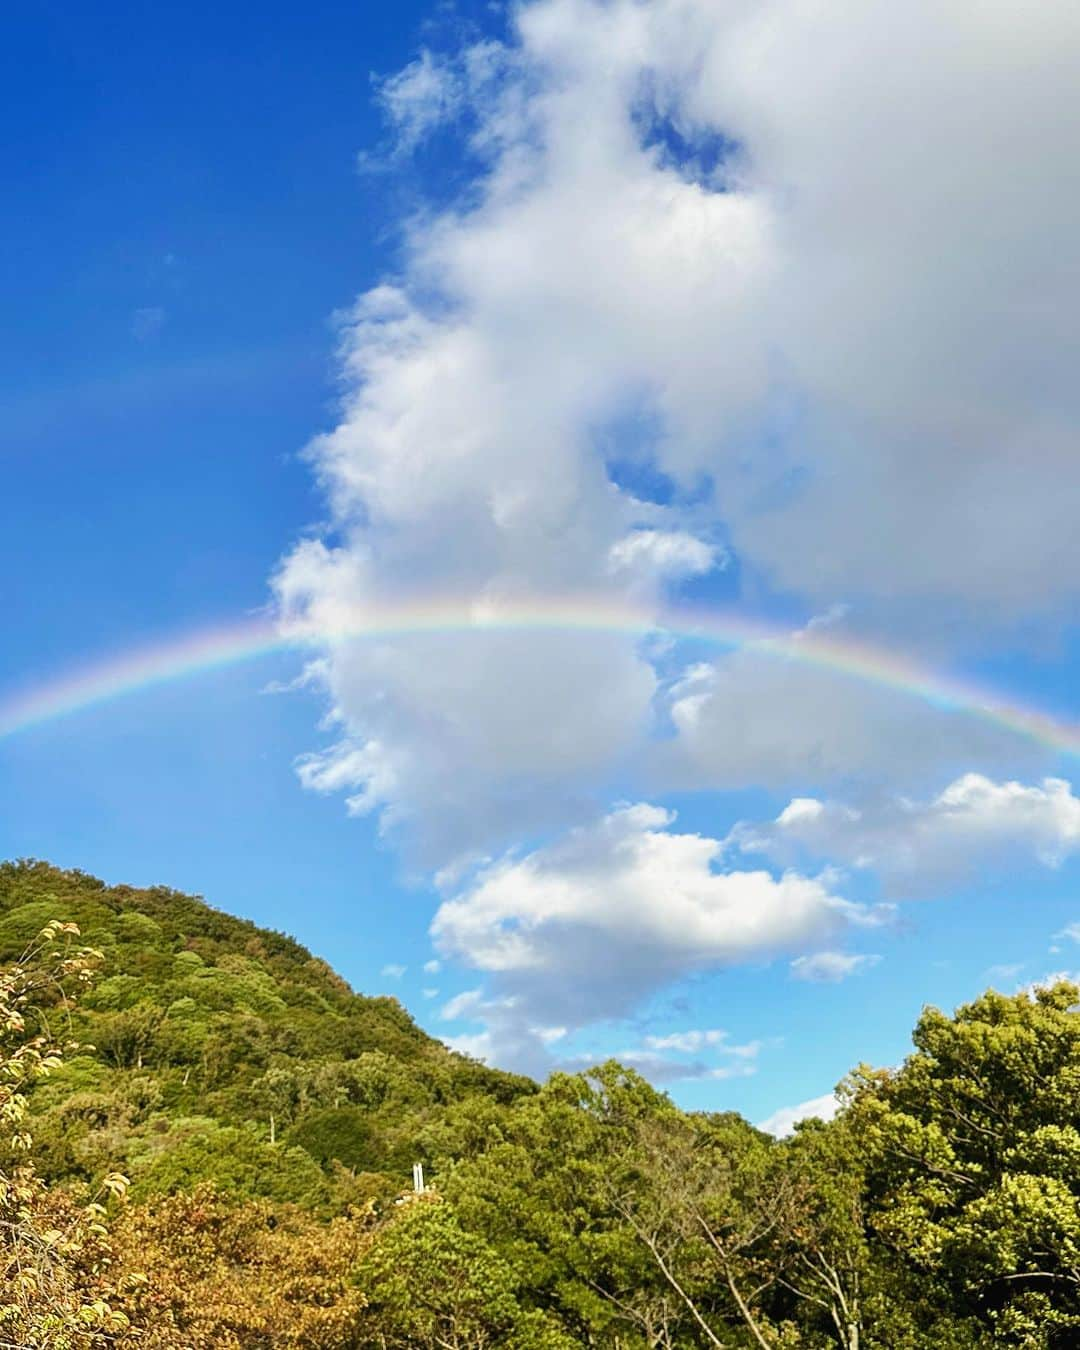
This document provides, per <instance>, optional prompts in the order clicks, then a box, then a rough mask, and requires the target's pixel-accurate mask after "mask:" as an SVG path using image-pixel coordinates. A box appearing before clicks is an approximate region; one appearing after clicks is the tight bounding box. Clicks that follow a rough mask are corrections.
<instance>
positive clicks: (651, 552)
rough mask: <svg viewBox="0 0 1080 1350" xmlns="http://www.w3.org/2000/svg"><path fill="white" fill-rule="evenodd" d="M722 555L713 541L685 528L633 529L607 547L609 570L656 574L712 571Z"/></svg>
mask: <svg viewBox="0 0 1080 1350" xmlns="http://www.w3.org/2000/svg"><path fill="white" fill-rule="evenodd" d="M722 558H723V555H722V554H719V553H718V552H717V550H716V548H715V547H714V546H713V545H712V544H707V543H705V541H704V540H703V539H698V538H697V537H696V536H695V535H692V534H689V533H687V532H686V531H685V530H645V529H642V530H633V531H632V532H631V533H630V534H627V535H624V536H623V538H622V539H619V540H617V541H616V542H615V543H614V544H612V546H611V548H610V549H609V550H608V570H609V571H611V572H615V573H629V574H633V573H635V572H640V573H643V574H644V575H645V577H646V578H647V579H648V580H650V581H652V580H653V579H654V578H655V577H657V576H670V577H679V576H687V577H690V576H700V575H701V574H702V573H705V572H711V571H712V569H713V568H714V567H715V566H716V565H717V563H718V562H720V561H722Z"/></svg>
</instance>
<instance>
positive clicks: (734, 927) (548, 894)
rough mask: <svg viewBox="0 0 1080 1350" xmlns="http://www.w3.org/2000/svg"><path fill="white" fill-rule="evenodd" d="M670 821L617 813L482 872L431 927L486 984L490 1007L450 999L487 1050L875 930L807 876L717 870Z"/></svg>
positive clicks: (711, 851) (640, 807)
mask: <svg viewBox="0 0 1080 1350" xmlns="http://www.w3.org/2000/svg"><path fill="white" fill-rule="evenodd" d="M674 822H675V816H674V814H673V813H671V812H669V811H665V810H663V809H661V808H659V807H656V806H651V805H647V804H643V803H639V804H637V805H632V806H624V807H620V808H618V809H617V810H615V811H613V812H611V813H610V814H609V815H607V816H605V817H603V818H602V819H600V820H598V821H596V822H595V823H593V824H590V825H587V826H581V827H579V828H577V829H575V830H572V831H570V832H569V834H567V835H565V836H564V837H563V838H561V839H559V840H557V841H555V842H554V843H552V844H549V845H547V846H545V847H543V848H540V849H537V850H535V851H533V852H532V853H528V854H525V855H524V856H514V855H511V856H509V857H506V858H503V859H501V860H500V861H498V862H495V863H492V864H490V865H488V866H487V867H485V868H483V869H481V871H480V872H479V874H478V875H477V876H476V878H475V880H474V881H473V882H472V884H471V885H470V886H469V887H468V888H467V889H466V890H464V891H463V892H462V893H460V894H458V895H456V896H454V897H452V898H450V899H447V900H446V901H444V902H443V904H442V905H441V906H440V908H439V910H438V912H437V914H436V916H435V918H434V920H433V922H432V928H431V931H432V936H433V938H434V940H435V942H436V944H437V946H438V947H440V948H441V949H442V950H443V951H444V952H446V954H447V955H450V956H453V957H454V958H455V959H457V960H460V961H462V962H463V963H464V964H466V965H469V966H471V967H472V968H473V969H476V970H480V971H483V972H485V973H487V974H488V975H489V976H490V977H491V980H492V991H493V992H492V993H491V994H482V993H481V991H479V990H474V991H471V992H470V993H469V994H467V995H462V996H459V998H458V999H456V1000H454V1001H453V1005H452V1011H453V1013H454V1014H455V1015H458V1016H460V1015H461V1014H462V1013H463V1012H466V1011H469V1012H472V1013H476V1012H479V1011H482V1014H483V1017H484V1019H485V1021H486V1023H487V1025H488V1027H489V1030H490V1031H491V1034H492V1036H493V1038H494V1040H495V1041H496V1042H497V1043H499V1044H500V1045H505V1044H512V1045H514V1046H518V1047H520V1045H521V1043H522V1041H523V1039H524V1040H525V1041H527V1040H528V1039H529V1038H530V1037H531V1036H532V1030H531V1029H532V1028H533V1027H535V1026H543V1025H559V1026H562V1025H565V1026H568V1027H571V1028H573V1027H579V1026H583V1025H585V1024H587V1023H589V1022H593V1021H596V1020H599V1019H602V1018H612V1017H620V1016H624V1015H626V1014H627V1013H629V1012H630V1011H631V1010H632V1009H633V1008H634V1007H635V1006H636V1005H638V1004H639V1003H640V1001H641V1000H642V999H643V998H644V997H645V996H646V995H647V994H649V993H651V992H653V991H655V990H656V989H657V988H659V987H661V986H662V985H664V984H667V983H669V982H671V981H673V980H675V979H678V978H680V977H683V976H686V975H688V974H690V973H692V972H695V971H703V970H708V969H715V968H718V967H722V966H726V965H733V964H738V963H739V962H743V961H751V960H761V959H767V958H769V957H771V956H773V955H775V954H777V953H778V952H782V951H784V950H785V949H787V950H790V949H792V948H796V949H798V948H800V947H807V946H810V945H814V944H817V943H818V942H820V941H821V940H822V939H823V938H828V937H829V936H831V935H834V934H838V933H841V932H843V931H844V930H845V929H847V928H850V927H851V926H852V925H865V924H867V923H871V922H875V921H876V918H877V916H876V915H873V914H871V913H869V912H868V911H866V910H865V909H864V908H862V907H860V906H858V905H856V904H853V903H851V902H850V901H848V900H845V899H844V898H842V897H841V896H838V895H836V894H834V893H833V892H832V891H831V890H830V888H829V886H828V885H827V884H826V883H825V882H824V881H822V880H819V879H816V878H813V877H809V876H803V875H801V874H799V873H797V872H786V873H784V874H783V875H781V876H779V877H775V876H773V875H772V874H770V873H769V872H767V871H753V872H739V871H735V872H732V871H725V870H722V869H721V867H720V866H719V864H720V860H721V854H722V850H723V845H722V843H721V842H720V841H719V840H717V839H711V838H708V837H705V836H702V835H698V834H689V833H687V834H680V833H677V832H675V831H674V830H673V829H672V826H673V825H674ZM481 1005H482V1006H481ZM677 1034H678V1035H688V1034H689V1033H677ZM710 1035H712V1040H711V1041H710V1040H709V1036H710ZM698 1037H700V1038H701V1047H702V1048H704V1047H705V1046H707V1045H709V1044H711V1045H713V1046H714V1047H720V1045H721V1038H720V1036H719V1033H706V1032H701V1033H697V1034H696V1035H695V1037H694V1039H695V1040H696V1039H697V1038H698ZM646 1048H647V1049H649V1050H650V1052H654V1053H655V1052H657V1051H658V1049H659V1047H658V1046H656V1045H652V1046H649V1045H647V1047H646ZM673 1048H674V1047H673ZM731 1053H732V1054H733V1055H734V1056H735V1057H736V1058H737V1057H738V1056H739V1054H740V1050H739V1049H735V1050H733V1051H732V1052H731ZM742 1053H743V1054H744V1056H745V1057H749V1056H750V1055H751V1053H752V1052H751V1049H750V1048H749V1047H746V1048H744V1050H743V1051H742ZM500 1062H512V1061H510V1060H508V1059H506V1058H505V1057H504V1058H503V1059H502V1060H501V1061H500Z"/></svg>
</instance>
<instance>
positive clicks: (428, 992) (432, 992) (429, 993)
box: [420, 989, 439, 999]
mask: <svg viewBox="0 0 1080 1350" xmlns="http://www.w3.org/2000/svg"><path fill="white" fill-rule="evenodd" d="M420 992H421V993H422V994H423V996H424V997H425V998H427V999H432V998H438V997H439V991H438V990H437V989H421V991H420Z"/></svg>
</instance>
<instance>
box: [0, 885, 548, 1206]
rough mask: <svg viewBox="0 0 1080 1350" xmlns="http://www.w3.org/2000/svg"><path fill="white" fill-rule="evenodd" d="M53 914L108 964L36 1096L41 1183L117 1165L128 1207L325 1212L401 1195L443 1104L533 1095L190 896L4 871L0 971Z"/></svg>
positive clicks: (393, 1007) (80, 1178)
mask: <svg viewBox="0 0 1080 1350" xmlns="http://www.w3.org/2000/svg"><path fill="white" fill-rule="evenodd" d="M54 918H60V919H63V920H65V921H74V922H75V923H77V924H78V925H79V927H80V929H81V930H82V935H83V940H84V941H85V942H86V943H88V944H89V945H90V946H93V947H96V948H98V949H99V950H100V951H101V952H102V954H103V957H104V960H103V962H102V970H101V974H100V976H99V978H98V980H97V981H96V982H95V984H94V986H93V987H92V988H91V989H90V990H89V991H88V992H87V993H86V995H85V997H84V999H83V1000H82V1001H81V1003H80V1006H79V1009H78V1011H77V1012H76V1013H75V1014H74V1018H73V1026H72V1036H73V1039H74V1040H76V1041H77V1042H79V1043H80V1044H82V1045H83V1046H84V1049H83V1051H82V1052H77V1053H76V1054H74V1055H73V1056H72V1057H70V1058H69V1059H68V1060H67V1061H66V1062H65V1064H64V1066H63V1068H62V1069H60V1070H59V1071H58V1072H56V1073H55V1074H54V1075H53V1076H51V1077H50V1078H48V1079H47V1080H46V1081H44V1082H43V1083H41V1084H40V1085H39V1086H38V1087H37V1088H36V1089H35V1092H34V1094H33V1096H32V1099H31V1113H32V1118H33V1133H34V1139H35V1145H36V1151H37V1155H38V1163H39V1167H40V1170H41V1172H42V1174H43V1175H44V1176H45V1177H46V1178H47V1179H48V1180H50V1181H54V1182H56V1181H59V1182H64V1183H73V1182H86V1183H90V1184H94V1183H96V1182H97V1181H98V1180H99V1179H100V1177H101V1176H102V1175H104V1174H105V1173H106V1172H108V1171H111V1170H113V1169H117V1168H118V1169H120V1170H122V1171H124V1172H125V1173H126V1174H127V1175H128V1176H129V1177H130V1178H131V1180H132V1192H133V1196H134V1198H136V1199H139V1198H145V1197H148V1196H150V1195H153V1194H159V1193H169V1192H173V1191H177V1190H190V1189H192V1188H193V1187H194V1186H195V1185H196V1184H198V1183H199V1182H201V1181H209V1182H212V1183H214V1185H215V1186H216V1187H217V1188H218V1189H219V1190H222V1191H225V1192H235V1193H238V1194H242V1195H244V1196H249V1197H251V1196H256V1197H266V1198H268V1199H272V1200H278V1201H294V1202H296V1203H299V1204H301V1205H303V1206H305V1207H307V1208H311V1209H315V1210H319V1211H326V1212H330V1211H336V1210H339V1209H340V1208H342V1206H343V1205H344V1204H346V1203H348V1202H357V1201H360V1200H363V1199H366V1198H369V1197H371V1198H377V1197H379V1196H386V1195H389V1194H392V1193H396V1192H398V1191H400V1190H401V1189H403V1188H404V1187H405V1186H406V1184H407V1182H408V1179H409V1177H410V1171H411V1164H412V1162H413V1160H414V1158H415V1157H416V1149H417V1147H418V1139H419V1137H420V1136H421V1134H422V1133H423V1131H424V1130H425V1129H426V1128H427V1127H428V1126H430V1124H431V1123H432V1122H433V1121H434V1120H436V1119H437V1118H438V1117H439V1116H440V1114H441V1113H443V1112H444V1111H445V1110H446V1108H447V1107H449V1106H450V1105H452V1104H453V1103H455V1102H461V1101H463V1100H465V1099H468V1098H471V1097H474V1096H480V1097H485V1098H490V1099H492V1100H493V1101H496V1102H499V1103H503V1104H506V1103H510V1102H512V1101H513V1100H514V1099H515V1098H517V1097H520V1096H522V1095H524V1094H528V1093H531V1092H534V1091H535V1090H536V1088H535V1085H534V1084H532V1083H531V1082H529V1081H528V1080H526V1079H522V1078H517V1077H514V1076H513V1075H510V1074H505V1073H500V1072H498V1071H496V1070H492V1069H489V1068H487V1067H486V1066H484V1065H483V1064H480V1063H477V1062H475V1061H473V1060H470V1059H467V1058H465V1057H463V1056H461V1055H458V1054H455V1053H453V1052H451V1051H450V1050H448V1049H447V1047H446V1046H444V1045H442V1044H441V1043H440V1042H439V1041H437V1040H434V1039H433V1038H432V1037H430V1036H428V1035H427V1034H426V1033H424V1032H423V1031H422V1030H421V1029H420V1028H419V1027H418V1026H417V1025H416V1023H415V1022H414V1021H413V1020H412V1018H411V1017H410V1016H409V1015H408V1013H407V1012H406V1011H405V1010H404V1009H403V1008H402V1007H401V1006H400V1004H399V1003H398V1002H397V1001H396V1000H395V999H392V998H368V997H364V996H363V995H360V994H356V993H354V992H353V991H352V990H351V989H350V988H349V986H348V985H347V984H346V983H345V981H344V980H342V979H341V978H340V976H338V975H336V974H335V973H334V972H333V971H332V970H331V969H330V967H329V966H328V965H327V964H326V963H325V962H323V961H320V960H318V959H316V958H315V957H313V956H312V955H311V953H310V952H309V951H307V950H306V949H305V948H304V947H302V946H301V945H300V944H299V943H298V942H295V941H294V940H293V939H292V938H289V937H286V936H284V935H283V934H281V933H276V932H271V931H268V930H266V929H262V928H258V927H257V926H256V925H255V924H253V923H250V922H247V921H245V920H243V919H237V918H234V917H233V916H231V915H228V914H224V913H222V912H221V911H219V910H215V909H213V908H211V906H209V905H208V904H206V903H205V902H204V901H203V900H201V899H199V898H196V897H194V896H190V895H183V894H181V893H179V892H177V891H173V890H169V889H168V888H166V887H159V886H158V887H152V888H149V889H143V890H140V889H137V888H134V887H130V886H107V885H105V883H104V882H101V881H99V880H97V879H96V878H94V877H91V876H88V875H86V874H85V873H82V872H78V871H61V870H60V869H58V868H55V867H52V866H49V865H48V864H46V863H41V862H17V863H4V864H0V965H3V964H4V963H5V962H8V961H10V960H12V959H14V958H15V957H16V956H17V955H18V954H19V953H20V952H21V951H22V950H23V949H24V948H25V946H26V944H27V943H28V942H29V941H30V940H32V938H33V937H34V935H35V934H36V933H37V932H38V931H39V930H40V929H41V928H42V927H43V925H44V924H45V923H47V922H48V921H49V920H51V919H54ZM90 1047H92V1049H91V1048H90Z"/></svg>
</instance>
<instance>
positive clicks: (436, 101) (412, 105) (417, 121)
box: [361, 49, 466, 163]
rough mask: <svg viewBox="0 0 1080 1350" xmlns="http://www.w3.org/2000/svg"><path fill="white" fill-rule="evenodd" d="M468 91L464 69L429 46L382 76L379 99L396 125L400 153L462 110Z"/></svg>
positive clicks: (379, 83) (405, 151) (394, 129)
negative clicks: (461, 69) (463, 73)
mask: <svg viewBox="0 0 1080 1350" xmlns="http://www.w3.org/2000/svg"><path fill="white" fill-rule="evenodd" d="M465 95H466V89H465V86H464V83H463V80H462V74H461V71H460V70H459V69H457V67H456V66H455V64H454V63H453V62H451V61H449V60H447V59H446V58H444V57H438V56H435V55H434V54H433V53H432V52H430V51H427V50H426V49H425V50H424V51H422V52H421V53H420V55H419V56H418V57H417V58H416V60H415V61H412V62H410V64H409V65H407V66H406V67H405V68H404V69H403V70H400V71H398V73H397V74H396V75H391V76H389V77H388V78H387V79H383V80H380V81H379V82H378V98H379V103H380V104H381V106H382V110H383V113H384V115H385V116H386V118H387V120H388V121H389V122H390V124H391V126H392V128H393V132H394V138H395V149H396V150H397V151H398V153H401V154H406V153H408V152H409V151H411V150H414V149H415V148H416V146H418V145H419V144H420V142H421V141H422V140H424V138H425V137H426V136H427V135H428V134H429V133H430V132H431V131H433V130H434V129H435V128H436V127H437V126H439V125H440V124H441V123H444V122H446V121H447V120H448V119H450V118H452V117H453V116H454V115H455V114H456V113H458V112H459V111H460V110H461V107H462V103H463V101H464V98H465ZM361 162H362V163H364V162H365V161H364V160H363V159H362V161H361Z"/></svg>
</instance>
